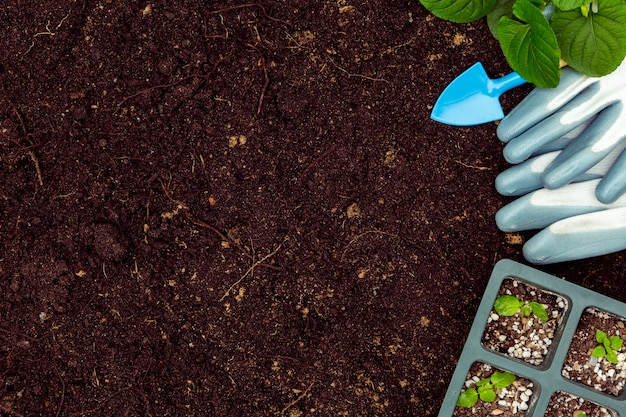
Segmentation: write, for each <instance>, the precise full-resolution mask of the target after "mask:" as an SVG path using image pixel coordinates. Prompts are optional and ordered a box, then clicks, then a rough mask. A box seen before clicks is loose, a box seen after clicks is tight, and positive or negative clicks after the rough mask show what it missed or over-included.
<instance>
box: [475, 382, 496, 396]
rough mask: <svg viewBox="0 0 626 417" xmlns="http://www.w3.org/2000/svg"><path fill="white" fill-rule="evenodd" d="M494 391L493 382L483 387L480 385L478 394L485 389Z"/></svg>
mask: <svg viewBox="0 0 626 417" xmlns="http://www.w3.org/2000/svg"><path fill="white" fill-rule="evenodd" d="M489 390H491V391H493V385H491V384H487V385H483V386H481V387H478V389H477V390H476V391H478V395H480V394H481V393H482V392H483V391H489Z"/></svg>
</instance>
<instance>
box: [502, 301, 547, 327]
mask: <svg viewBox="0 0 626 417" xmlns="http://www.w3.org/2000/svg"><path fill="white" fill-rule="evenodd" d="M493 308H494V310H496V313H498V314H500V315H501V316H507V317H508V316H514V315H515V314H517V313H518V312H520V313H521V315H522V317H528V316H530V313H532V314H534V315H535V316H536V317H537V318H539V319H541V320H543V321H548V312H547V311H546V309H545V307H544V306H543V305H541V304H539V303H538V302H536V301H531V302H529V303H526V302H524V301H522V300H520V299H519V298H517V297H515V296H513V295H506V294H505V295H501V296H499V297H498V298H496V301H495V302H494V303H493Z"/></svg>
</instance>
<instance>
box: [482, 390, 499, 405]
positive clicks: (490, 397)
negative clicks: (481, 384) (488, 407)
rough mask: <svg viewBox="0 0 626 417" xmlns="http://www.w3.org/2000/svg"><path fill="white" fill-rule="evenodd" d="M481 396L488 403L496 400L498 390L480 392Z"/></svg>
mask: <svg viewBox="0 0 626 417" xmlns="http://www.w3.org/2000/svg"><path fill="white" fill-rule="evenodd" d="M478 395H479V396H480V399H481V401H484V402H486V403H492V402H494V401H495V400H496V392H495V391H494V390H485V391H483V392H480V393H479V394H478Z"/></svg>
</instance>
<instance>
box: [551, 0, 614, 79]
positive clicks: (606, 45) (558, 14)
mask: <svg viewBox="0 0 626 417" xmlns="http://www.w3.org/2000/svg"><path fill="white" fill-rule="evenodd" d="M551 26H552V29H553V30H554V32H556V34H557V39H558V43H559V46H560V48H561V51H562V54H563V59H564V60H565V61H567V63H568V65H569V66H571V67H572V68H574V69H575V70H576V71H579V72H582V73H583V74H586V75H589V76H592V77H601V76H603V75H606V74H609V73H611V72H613V71H614V70H615V69H616V68H617V66H618V65H619V64H620V63H621V62H622V60H623V58H624V54H626V30H624V27H625V26H626V7H624V1H623V0H598V10H597V13H595V12H594V11H590V12H588V13H587V16H585V15H584V14H583V12H582V9H581V8H575V9H573V10H566V11H563V10H559V9H557V10H555V12H554V14H553V15H552V20H551Z"/></svg>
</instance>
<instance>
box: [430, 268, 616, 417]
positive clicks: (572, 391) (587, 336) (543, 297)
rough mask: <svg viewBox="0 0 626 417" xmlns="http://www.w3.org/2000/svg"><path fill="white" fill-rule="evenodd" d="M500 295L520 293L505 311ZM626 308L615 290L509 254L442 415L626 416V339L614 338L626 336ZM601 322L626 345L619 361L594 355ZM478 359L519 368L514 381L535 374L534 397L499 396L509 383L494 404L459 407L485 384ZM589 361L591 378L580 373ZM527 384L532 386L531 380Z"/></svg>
mask: <svg viewBox="0 0 626 417" xmlns="http://www.w3.org/2000/svg"><path fill="white" fill-rule="evenodd" d="M502 295H507V296H510V297H516V298H517V302H518V304H517V305H516V304H515V303H513V304H510V303H509V304H507V306H508V307H510V306H511V305H512V306H513V307H512V308H508V309H504V310H503V309H502V305H501V304H499V305H498V307H499V310H500V311H504V312H505V313H506V314H498V313H497V312H496V311H495V307H494V302H495V301H496V299H497V298H498V297H499V296H502ZM507 301H510V300H507ZM625 315H626V304H624V303H621V302H619V301H617V300H614V299H612V298H610V297H606V296H603V295H601V294H598V293H596V292H594V291H590V290H588V289H586V288H582V287H580V286H577V285H575V284H572V283H569V282H567V281H564V280H562V279H559V278H556V277H554V276H552V275H549V274H546V273H543V272H541V271H538V270H536V269H534V268H531V267H528V266H525V265H522V264H519V263H516V262H513V261H510V260H502V261H500V262H498V264H497V265H496V266H495V268H494V270H493V272H492V274H491V278H490V280H489V284H488V286H487V289H486V290H485V293H484V295H483V299H482V301H481V304H480V306H479V309H478V312H477V314H476V317H475V318H474V322H473V324H472V328H471V330H470V333H469V336H468V338H467V342H466V344H465V346H464V348H463V352H462V354H461V357H460V358H459V362H458V364H457V367H456V369H455V372H454V375H453V377H452V380H451V382H450V385H449V386H448V391H447V393H446V397H445V399H444V403H443V405H442V406H441V409H440V411H439V417H450V416H452V415H455V416H458V415H463V416H482V415H485V416H498V415H503V416H507V415H516V416H520V417H521V416H528V417H531V416H532V417H535V416H536V417H539V416H543V415H546V416H549V417H552V416H559V415H562V416H572V417H575V416H581V417H582V416H584V415H586V416H587V417H591V416H622V417H626V389H623V385H624V384H623V382H621V380H620V378H621V377H622V376H623V375H622V370H623V369H626V343H617V342H618V341H617V340H615V338H616V337H619V338H621V339H622V341H623V340H624V339H626V336H625V335H626V331H625V330H624V324H625V322H626V321H625V320H624V319H623V317H624V316H625ZM585 324H586V325H587V326H586V327H585ZM596 328H601V329H600V330H602V331H603V332H605V334H606V335H607V338H609V337H613V342H614V345H613V347H617V345H620V346H619V349H617V350H615V351H614V352H613V353H614V355H613V356H612V360H615V359H616V358H617V362H618V363H617V364H614V363H612V361H611V362H609V360H608V359H607V356H606V355H605V356H604V357H597V356H594V355H592V354H591V352H592V351H593V349H595V348H596V347H597V346H598V345H600V344H601V343H599V342H597V340H596V334H595V330H596ZM583 329H587V330H583ZM589 329H592V330H593V331H591V330H589ZM527 345H530V346H531V347H530V348H527ZM607 349H608V348H607ZM533 352H535V353H533ZM596 353H598V352H596ZM477 363H479V364H484V365H483V366H486V367H487V369H490V367H491V368H493V369H498V370H502V371H504V372H508V373H511V374H514V375H515V376H516V382H515V384H516V385H519V384H521V383H522V382H520V381H530V387H531V388H532V396H530V398H529V399H528V401H525V403H524V405H523V406H522V407H517V409H515V405H517V404H518V403H519V402H517V403H516V404H513V403H510V404H508V403H507V404H505V401H502V402H501V403H499V402H498V401H500V400H499V398H500V397H504V396H506V395H507V392H506V391H507V390H510V388H506V389H503V390H504V391H505V392H502V391H503V390H500V389H497V388H494V391H495V392H496V394H497V396H498V398H496V399H495V400H494V401H493V402H490V404H489V405H488V406H484V405H483V404H482V403H481V399H478V401H477V402H476V404H475V405H473V406H471V407H470V408H463V407H458V406H457V400H458V399H459V395H460V394H461V392H462V391H464V390H466V389H467V388H468V387H470V388H472V387H473V385H476V387H474V388H478V386H479V385H480V384H482V382H480V378H481V376H475V377H473V376H472V372H474V373H481V372H482V373H484V371H480V370H479V371H477V368H476V366H477V365H476V364H477ZM585 368H587V369H590V370H591V372H592V374H593V376H592V377H591V380H592V382H591V383H588V381H586V380H584V378H583V377H580V378H579V376H578V374H577V372H578V371H577V370H582V369H585ZM625 372H626V371H625ZM594 378H595V380H594ZM477 379H478V381H476V380H477ZM598 380H599V381H600V382H603V383H598ZM605 380H606V381H605ZM522 384H523V385H525V386H526V385H528V383H527V382H523V383H522ZM461 408H463V410H460V409H461ZM560 408H562V410H561V409H560Z"/></svg>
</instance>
